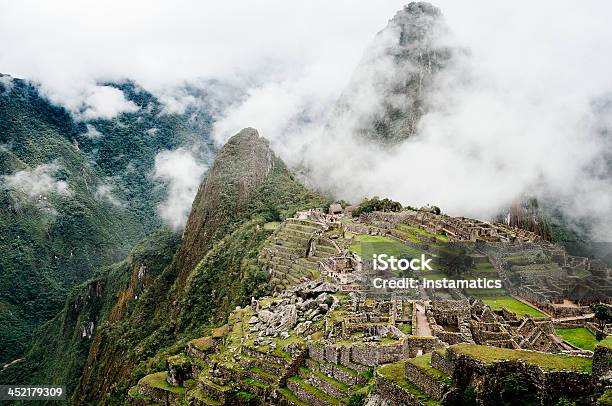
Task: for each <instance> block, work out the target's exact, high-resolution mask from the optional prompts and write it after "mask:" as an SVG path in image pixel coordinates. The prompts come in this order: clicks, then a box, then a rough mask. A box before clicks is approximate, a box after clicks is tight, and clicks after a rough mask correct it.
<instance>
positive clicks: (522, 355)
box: [451, 344, 592, 372]
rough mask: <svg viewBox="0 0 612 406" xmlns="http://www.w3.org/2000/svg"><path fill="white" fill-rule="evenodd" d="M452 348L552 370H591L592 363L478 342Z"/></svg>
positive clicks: (486, 359) (488, 358)
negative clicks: (490, 345) (479, 343)
mask: <svg viewBox="0 0 612 406" xmlns="http://www.w3.org/2000/svg"><path fill="white" fill-rule="evenodd" d="M451 350H452V351H455V352H457V353H460V354H465V355H468V356H470V357H473V358H475V359H478V360H480V361H482V362H485V363H492V362H497V361H503V360H516V361H523V362H525V363H527V364H532V365H537V366H539V367H540V368H542V369H545V370H551V371H552V370H564V369H570V370H578V371H584V372H590V371H591V365H592V360H591V359H590V358H585V357H579V356H572V355H561V354H548V353H541V352H535V351H525V350H513V349H508V348H497V347H489V346H485V345H476V344H457V345H455V346H453V347H451Z"/></svg>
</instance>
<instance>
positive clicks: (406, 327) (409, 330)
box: [399, 323, 412, 335]
mask: <svg viewBox="0 0 612 406" xmlns="http://www.w3.org/2000/svg"><path fill="white" fill-rule="evenodd" d="M399 329H400V330H401V331H402V333H404V334H406V335H410V334H412V325H411V324H410V323H405V324H402V325H401V326H400V328H399Z"/></svg>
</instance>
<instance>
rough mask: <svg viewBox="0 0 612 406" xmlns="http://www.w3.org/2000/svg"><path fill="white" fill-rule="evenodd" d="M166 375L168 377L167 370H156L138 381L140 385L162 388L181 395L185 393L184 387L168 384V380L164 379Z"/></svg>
mask: <svg viewBox="0 0 612 406" xmlns="http://www.w3.org/2000/svg"><path fill="white" fill-rule="evenodd" d="M167 377H168V372H167V371H163V372H157V373H154V374H151V375H147V376H145V377H144V378H142V379H141V380H140V381H138V383H139V384H141V385H147V386H150V387H152V388H158V389H163V390H167V391H170V392H174V393H178V394H181V395H182V394H184V393H185V390H186V389H185V388H184V387H182V386H172V385H170V384H169V383H168V381H166V378H167Z"/></svg>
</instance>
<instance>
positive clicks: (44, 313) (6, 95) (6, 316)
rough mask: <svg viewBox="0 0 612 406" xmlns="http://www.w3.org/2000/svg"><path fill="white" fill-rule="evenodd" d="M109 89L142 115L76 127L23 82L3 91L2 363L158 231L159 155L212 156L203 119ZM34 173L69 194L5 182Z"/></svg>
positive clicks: (128, 87) (139, 93)
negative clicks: (180, 151) (84, 287)
mask: <svg viewBox="0 0 612 406" xmlns="http://www.w3.org/2000/svg"><path fill="white" fill-rule="evenodd" d="M112 86H117V87H119V88H120V89H121V90H122V91H123V92H124V94H125V95H126V97H127V98H128V99H129V100H131V101H132V102H133V103H135V104H136V105H137V106H138V107H140V109H139V110H138V111H136V112H132V113H124V114H121V115H120V116H118V117H117V118H115V119H113V120H95V121H88V122H81V121H79V122H77V121H75V120H74V119H73V117H72V116H71V114H70V113H68V112H67V111H66V110H65V109H63V108H61V107H58V106H55V105H53V104H51V103H50V102H49V101H48V100H47V99H46V98H45V97H42V96H41V95H40V94H39V92H38V89H37V88H36V87H35V86H34V85H32V84H30V83H28V82H26V81H23V80H18V79H14V80H12V81H11V86H10V88H7V87H6V86H3V85H0V342H1V343H2V345H0V364H3V363H5V362H7V361H9V360H12V359H15V358H19V357H20V356H21V355H22V354H23V352H24V351H25V349H26V347H27V345H28V344H29V340H30V336H31V334H32V332H33V331H34V330H35V329H36V328H38V327H40V326H41V325H42V324H43V323H44V322H46V321H48V320H50V319H52V318H53V317H54V316H55V315H56V314H57V313H58V312H59V311H61V309H62V307H63V306H64V303H65V300H66V297H67V296H68V294H69V293H70V291H71V289H72V288H73V287H75V286H77V285H78V284H80V283H82V282H84V281H85V280H87V279H88V278H91V277H92V275H93V272H94V270H95V269H99V268H101V267H104V266H108V265H110V264H112V263H115V262H118V261H120V260H121V259H123V258H125V256H126V255H127V254H128V252H129V250H130V248H131V247H132V246H133V245H134V244H135V243H136V242H137V241H138V240H140V239H141V238H143V237H144V236H145V235H146V234H147V233H150V232H151V231H153V230H154V229H156V228H159V227H160V226H161V222H160V219H159V216H158V215H157V211H156V207H157V205H158V204H159V203H160V202H161V201H162V200H163V199H165V196H166V187H165V185H164V184H163V183H161V182H159V181H158V180H156V179H154V178H153V177H152V176H151V173H152V171H153V166H154V157H155V155H156V154H157V153H158V152H159V151H161V150H164V149H176V148H178V147H179V146H182V145H191V144H193V143H194V142H196V141H198V142H199V143H200V144H202V145H203V146H204V147H203V148H202V151H203V152H202V153H201V157H202V158H206V157H207V156H208V151H209V149H210V145H211V144H209V143H208V140H207V138H206V137H207V134H208V133H209V130H208V127H207V126H208V125H209V124H210V116H208V115H207V114H206V113H205V112H204V111H201V112H199V113H198V114H196V115H194V118H195V119H193V120H187V119H186V116H182V115H176V114H165V113H164V112H163V111H162V106H161V104H160V103H159V102H158V101H157V100H156V99H155V98H154V97H153V96H152V95H151V94H149V93H147V92H145V91H143V90H142V89H139V88H137V87H136V86H135V85H133V84H131V83H124V84H120V85H112ZM191 113H193V112H191ZM190 116H191V114H190ZM90 130H95V131H97V133H96V134H97V135H95V136H92V131H90ZM149 130H152V131H149ZM42 165H47V166H46V167H45V166H42ZM36 168H39V169H40V168H47V169H48V170H47V173H46V174H47V175H48V176H50V177H51V179H52V180H54V181H62V182H65V184H66V185H67V188H68V191H69V192H68V193H60V192H58V191H57V190H53V189H52V190H50V191H48V192H41V193H39V194H37V195H36V196H31V195H29V194H28V193H27V191H25V192H24V190H20V189H19V187H15V185H14V184H12V183H10V182H8V179H9V178H7V177H8V176H13V175H15V174H17V173H19V172H20V171H24V172H21V175H24V174H26V175H27V174H28V173H30V176H33V177H35V178H40V173H39V172H35V171H36V170H37V169H36ZM100 188H101V189H100ZM100 190H102V191H105V193H99V191H100Z"/></svg>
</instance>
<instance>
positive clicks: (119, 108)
mask: <svg viewBox="0 0 612 406" xmlns="http://www.w3.org/2000/svg"><path fill="white" fill-rule="evenodd" d="M80 109H81V110H82V111H81V112H79V116H80V117H82V118H83V119H85V120H95V119H106V120H110V119H112V118H114V117H116V116H117V115H118V114H120V113H128V112H134V111H138V106H136V105H135V104H134V103H133V102H131V101H128V100H127V99H126V98H125V96H124V94H123V92H122V91H121V90H119V89H117V88H114V87H111V86H95V87H94V88H92V89H90V90H89V91H88V94H87V95H86V96H85V99H84V100H83V105H82V106H80Z"/></svg>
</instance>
